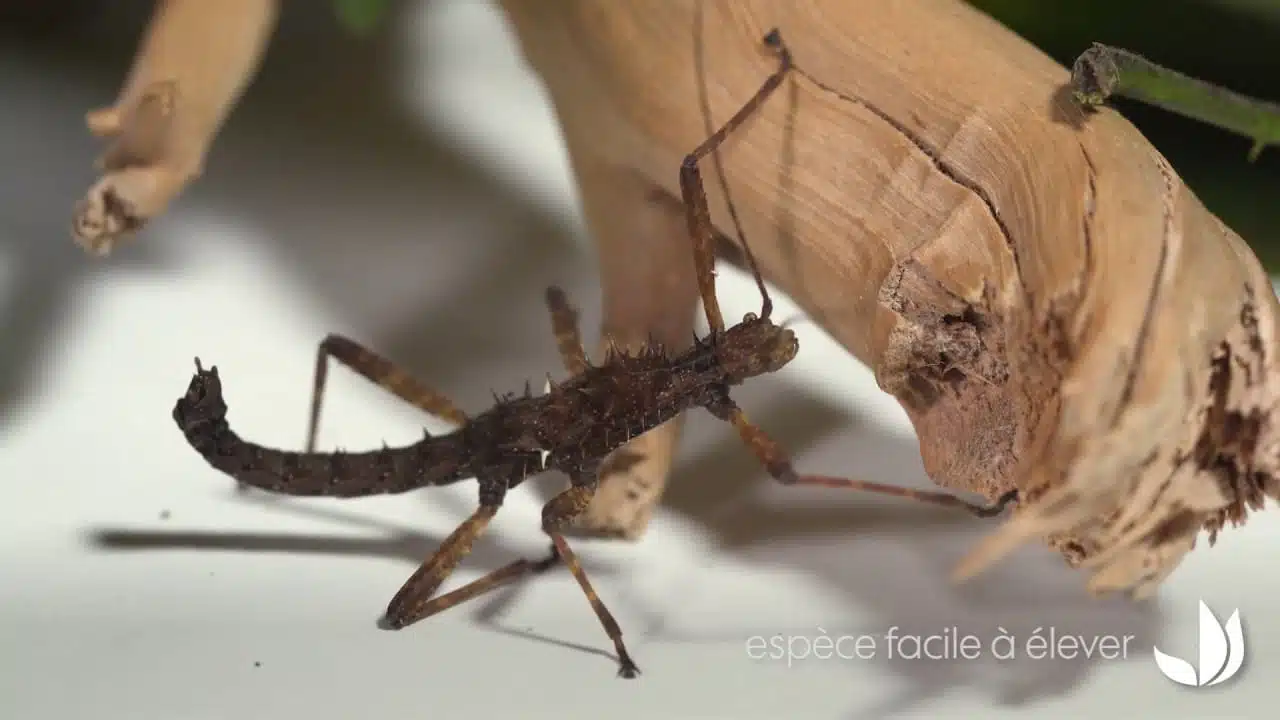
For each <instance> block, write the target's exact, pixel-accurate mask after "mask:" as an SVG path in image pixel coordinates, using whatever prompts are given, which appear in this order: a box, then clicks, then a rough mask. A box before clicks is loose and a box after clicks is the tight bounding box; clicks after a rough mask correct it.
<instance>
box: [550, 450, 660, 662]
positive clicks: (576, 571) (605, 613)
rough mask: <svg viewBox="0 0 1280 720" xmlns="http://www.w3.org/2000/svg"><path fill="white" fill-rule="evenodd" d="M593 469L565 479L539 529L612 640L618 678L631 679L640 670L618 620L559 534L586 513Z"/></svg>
mask: <svg viewBox="0 0 1280 720" xmlns="http://www.w3.org/2000/svg"><path fill="white" fill-rule="evenodd" d="M597 470H598V468H595V467H592V468H590V470H589V471H580V472H577V473H574V474H571V475H570V476H569V481H570V485H569V488H568V489H567V490H565V491H564V492H562V493H560V494H559V495H556V496H555V497H553V498H551V500H550V501H549V502H548V503H547V504H546V505H544V506H543V508H542V530H543V532H545V533H546V534H547V535H549V536H550V537H551V542H552V544H553V545H554V547H555V550H556V553H557V554H558V555H559V557H560V559H561V560H563V561H564V564H565V565H566V566H567V567H568V568H569V572H571V573H573V579H574V580H577V581H578V586H579V587H581V588H582V592H583V594H584V595H586V596H587V602H588V603H590V604H591V610H592V611H593V612H594V613H595V614H596V619H598V620H599V621H600V625H601V626H602V627H604V631H605V633H606V634H607V635H608V636H609V639H610V640H611V641H613V648H614V651H615V652H617V654H618V665H619V668H618V675H619V676H620V677H624V678H634V677H635V676H637V675H639V674H640V668H639V667H637V666H636V663H635V661H634V660H632V659H631V653H629V652H627V646H626V645H625V644H624V643H623V642H622V628H621V627H620V626H619V625H618V621H617V620H615V619H614V617H613V613H611V612H609V608H607V607H605V604H604V601H603V600H601V599H600V596H599V595H598V594H596V590H595V588H594V587H593V586H592V585H591V581H590V580H589V579H587V572H586V570H584V569H583V568H582V563H581V562H579V561H578V556H577V554H576V553H574V552H573V549H572V548H570V547H569V543H568V541H567V540H565V537H564V534H563V533H564V531H565V530H566V529H568V527H569V526H570V525H571V524H572V522H573V520H574V518H576V517H578V515H580V514H582V511H583V510H586V508H587V505H588V504H590V502H591V498H592V496H594V495H595V492H596V486H597V483H598V482H599V479H598V475H597Z"/></svg>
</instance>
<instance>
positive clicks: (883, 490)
mask: <svg viewBox="0 0 1280 720" xmlns="http://www.w3.org/2000/svg"><path fill="white" fill-rule="evenodd" d="M706 408H707V410H708V411H709V412H710V413H711V414H712V415H714V416H716V417H717V418H719V419H721V420H724V421H725V422H727V423H729V424H731V425H733V427H734V429H735V430H737V431H738V435H739V436H740V437H741V438H742V441H743V442H745V443H746V444H747V447H749V448H751V452H752V454H753V455H755V456H756V458H757V459H758V460H759V461H760V463H761V464H762V465H764V467H765V470H767V471H768V473H769V475H770V476H771V477H772V478H773V479H775V480H777V481H778V482H780V483H782V484H784V485H811V486H819V487H830V488H843V489H846V490H859V491H862V492H870V493H877V494H881V495H893V496H896V497H902V498H907V499H910V500H915V501H917V502H923V503H928V504H931V505H945V506H947V507H961V508H964V509H966V510H968V511H969V512H971V513H973V514H974V515H977V516H978V517H993V516H995V515H999V514H1000V513H1002V512H1004V508H1005V506H1006V505H1008V504H1009V503H1010V502H1013V501H1014V500H1016V499H1017V497H1018V493H1017V491H1016V490H1013V491H1010V492H1008V493H1005V494H1004V495H1002V496H1000V498H998V499H997V500H996V501H995V502H994V503H992V504H991V505H977V504H974V503H970V502H966V501H964V500H962V499H961V498H959V497H956V496H955V495H951V494H949V493H944V492H927V491H924V490H913V489H911V488H904V487H898V486H897V485H889V484H886V483H877V482H870V481H867V480H854V479H852V478H840V477H830V476H826V475H799V474H797V473H796V471H795V468H794V467H793V466H792V465H791V458H790V457H789V454H788V453H787V451H786V450H785V449H783V447H782V445H781V444H779V443H778V441H776V440H774V439H773V438H771V437H769V436H768V434H766V433H765V431H764V430H762V429H761V428H760V427H759V426H758V425H756V424H754V423H752V422H751V421H750V420H748V419H747V415H746V413H744V412H743V411H742V408H740V407H738V404H737V403H735V402H734V401H733V399H732V398H730V397H729V395H728V393H724V394H723V395H721V397H719V398H718V399H717V400H716V401H714V402H712V403H710V404H708V405H707V406H706Z"/></svg>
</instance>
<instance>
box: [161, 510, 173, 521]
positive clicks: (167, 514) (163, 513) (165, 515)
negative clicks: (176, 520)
mask: <svg viewBox="0 0 1280 720" xmlns="http://www.w3.org/2000/svg"><path fill="white" fill-rule="evenodd" d="M171 517H173V513H171V512H169V511H168V510H161V511H160V519H161V520H168V519H169V518H171Z"/></svg>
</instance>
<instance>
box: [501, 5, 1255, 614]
mask: <svg viewBox="0 0 1280 720" xmlns="http://www.w3.org/2000/svg"><path fill="white" fill-rule="evenodd" d="M503 5H504V7H505V9H506V11H507V14H508V16H509V18H510V19H511V21H512V22H513V25H514V27H515V28H516V31H517V34H518V36H519V38H520V42H521V44H522V46H523V49H524V52H525V55H526V57H527V58H528V60H529V62H531V63H532V65H533V66H534V67H535V68H536V69H537V71H538V72H539V74H540V75H541V77H542V78H543V80H544V81H545V82H546V84H547V87H548V90H549V92H550V94H551V96H552V98H553V102H554V103H555V106H556V111H557V115H558V116H559V118H560V120H561V122H562V124H563V128H564V131H565V133H566V135H567V137H568V140H569V147H570V151H571V153H572V155H573V157H574V162H575V165H576V166H582V165H584V164H591V165H592V166H595V167H612V168H614V174H615V175H616V176H617V177H620V178H621V177H627V176H638V177H641V178H645V179H647V180H648V181H649V182H651V183H652V184H653V185H654V186H655V187H656V188H661V189H662V190H664V191H665V192H667V193H671V194H675V192H676V189H677V188H676V180H677V174H676V171H677V168H678V167H679V162H680V159H681V156H682V154H683V153H685V152H687V151H688V150H689V149H690V148H692V147H694V146H695V145H696V144H697V143H698V142H699V141H700V140H701V139H702V138H703V136H704V135H705V129H704V118H703V117H702V116H701V114H700V111H699V107H698V101H697V98H698V94H697V85H696V83H697V82H699V81H700V79H699V72H698V70H697V68H698V64H697V62H696V57H695V48H697V46H698V43H701V45H702V48H703V50H702V52H703V53H704V57H705V58H706V61H705V67H704V68H703V69H702V74H703V75H704V77H703V78H702V80H701V81H703V82H706V83H707V85H708V93H709V95H710V102H711V107H712V113H713V116H714V117H713V119H714V121H715V122H717V123H718V122H720V121H723V120H724V118H726V117H728V115H729V114H731V113H732V112H733V110H734V109H736V107H737V106H738V105H740V104H741V103H742V102H743V100H744V99H745V98H747V97H748V96H750V94H751V92H752V91H753V90H754V89H755V87H756V85H757V84H758V83H759V82H760V81H761V79H762V78H763V77H765V76H766V75H767V74H768V72H769V71H770V70H771V69H772V67H773V59H772V57H771V56H770V55H769V54H768V53H767V52H765V51H763V50H762V48H761V45H760V39H761V37H762V36H763V35H764V34H765V32H767V31H768V30H769V29H771V28H773V27H778V28H780V30H781V32H782V35H783V37H784V38H785V40H786V41H787V43H788V45H789V46H790V47H791V50H792V52H793V54H794V56H795V61H796V65H797V66H798V68H799V72H798V73H797V74H796V75H795V76H794V80H793V81H792V82H791V83H790V88H789V92H786V93H782V94H780V96H778V97H775V99H774V100H772V101H770V102H769V103H768V105H767V107H766V108H765V110H764V112H763V114H762V116H759V117H758V118H757V119H756V120H754V121H753V122H752V123H750V125H749V126H748V127H747V128H746V129H745V132H743V133H741V134H740V135H739V136H738V138H737V139H736V140H734V141H732V142H731V146H730V147H729V148H728V149H727V150H726V151H725V152H724V153H723V159H724V162H725V166H726V169H727V174H728V177H729V182H730V183H731V185H732V189H733V192H734V194H735V199H736V201H737V205H738V207H739V209H740V210H741V211H742V214H743V220H744V223H745V226H746V231H747V233H748V236H749V237H750V238H752V247H753V249H754V250H755V251H756V253H757V255H758V256H759V257H760V260H761V262H762V265H763V268H764V271H765V273H766V274H767V275H768V277H769V278H770V279H771V280H772V281H774V282H776V283H778V284H779V285H780V286H782V287H783V288H784V289H785V290H786V291H787V292H788V293H790V294H791V295H792V297H793V298H794V299H795V300H796V301H797V302H799V303H800V304H801V305H802V306H803V307H804V309H805V310H806V311H808V312H809V313H810V314H811V315H812V316H813V317H814V318H815V319H816V320H817V321H818V322H820V323H821V325H822V326H823V327H824V328H825V329H826V330H828V331H829V332H831V333H832V334H833V335H834V336H835V337H836V338H837V339H838V340H839V341H840V342H841V343H842V344H843V345H844V346H845V347H846V348H848V349H849V350H850V352H852V353H854V354H855V355H856V356H858V357H859V358H860V359H861V360H863V361H864V362H866V363H867V364H869V365H870V366H871V367H873V368H874V369H875V372H876V377H877V380H878V382H879V384H880V385H881V387H882V388H884V389H885V390H886V391H888V392H890V393H892V394H893V395H894V396H895V397H896V398H897V399H898V400H899V401H900V402H901V403H902V405H903V406H904V408H906V410H907V412H908V414H909V415H910V417H911V420H912V422H913V424H914V426H915V429H916V431H917V434H918V436H919V439H920V448H921V452H922V453H923V456H924V460H925V465H926V469H927V471H928V473H929V475H930V477H931V478H933V480H934V481H936V482H937V483H939V484H941V485H944V486H947V487H950V488H954V489H958V490H972V491H977V492H980V493H982V494H983V495H985V496H986V497H987V498H989V499H994V498H996V497H998V496H999V495H1000V494H1002V493H1003V492H1005V491H1007V490H1009V489H1011V488H1014V487H1016V488H1018V489H1019V490H1020V492H1021V494H1022V498H1023V502H1022V503H1021V506H1020V507H1019V508H1018V510H1017V512H1016V513H1015V516H1014V517H1013V518H1012V519H1011V520H1010V521H1008V522H1007V523H1005V524H1004V525H1003V527H1001V528H1000V529H999V530H998V531H996V532H995V533H993V535H992V536H991V537H990V538H989V539H988V540H987V541H985V542H984V543H983V544H982V545H981V546H980V547H978V548H977V549H976V550H975V552H974V553H973V554H972V555H971V556H970V557H969V558H968V559H967V560H966V561H965V562H964V563H963V565H962V567H961V568H959V569H958V571H957V577H967V576H970V575H972V574H973V573H975V572H978V571H979V570H981V569H982V568H984V567H986V566H987V565H989V564H990V563H992V562H994V561H995V560H997V559H998V558H1000V557H1001V556H1002V555H1004V554H1005V553H1006V552H1008V551H1009V550H1010V549H1012V548H1013V547H1014V546H1015V545H1017V544H1018V543H1020V542H1022V541H1025V540H1027V539H1032V538H1041V539H1045V540H1047V541H1048V542H1049V543H1050V544H1051V545H1053V546H1054V547H1056V548H1058V549H1059V550H1061V551H1062V552H1063V553H1064V555H1065V556H1066V558H1067V560H1068V561H1069V562H1070V563H1071V564H1072V565H1083V566H1087V567H1089V568H1091V569H1092V570H1093V571H1094V574H1093V576H1092V580H1091V582H1090V587H1091V588H1092V589H1094V590H1095V591H1098V592H1102V591H1107V590H1116V589H1124V590H1132V591H1134V592H1135V593H1136V594H1138V595H1143V594H1146V593H1149V592H1151V591H1152V590H1153V589H1154V588H1155V587H1156V585H1157V584H1158V583H1159V582H1160V581H1161V580H1162V579H1163V578H1164V577H1165V576H1166V575H1167V574H1168V573H1169V572H1170V571H1172V570H1173V568H1174V567H1175V566H1176V565H1177V564H1178V562H1179V561H1180V559H1181V558H1182V556H1183V555H1184V554H1185V553H1186V552H1187V551H1189V550H1190V549H1191V548H1192V547H1193V545H1194V543H1195V538H1196V536H1197V534H1198V532H1199V531H1200V530H1201V528H1205V527H1207V528H1209V529H1210V530H1211V531H1212V532H1216V530H1217V529H1218V528H1219V527H1221V525H1222V524H1223V523H1224V522H1225V521H1227V520H1232V521H1237V520H1241V519H1243V517H1244V514H1245V512H1246V510H1247V509H1251V508H1258V507H1260V506H1261V504H1262V501H1263V497H1264V495H1269V496H1271V497H1276V496H1277V493H1278V491H1280V486H1278V485H1277V482H1276V480H1275V475H1274V473H1275V469H1276V468H1275V466H1276V462H1277V457H1276V455H1277V450H1278V449H1280V448H1277V438H1276V435H1275V432H1274V431H1273V430H1272V429H1271V424H1270V417H1271V409H1272V406H1273V405H1274V403H1275V398H1276V397H1277V373H1276V370H1275V368H1274V363H1275V360H1274V356H1275V352H1276V339H1275V334H1276V323H1277V314H1276V310H1277V304H1276V300H1275V296H1274V294H1273V292H1272V290H1271V287H1270V283H1269V280H1268V278H1267V276H1266V274H1265V273H1264V272H1263V271H1262V268H1261V267H1260V265H1259V263H1258V262H1257V260H1256V259H1255V258H1254V256H1253V255H1252V253H1251V252H1250V251H1249V249H1248V248H1247V246H1246V245H1245V244H1244V243H1243V242H1242V241H1241V239H1240V238H1239V237H1237V236H1236V235H1235V233H1233V232H1232V231H1231V230H1230V229H1229V228H1227V227H1226V226H1224V225H1223V224H1222V223H1221V222H1220V221H1219V220H1218V219H1217V218H1216V217H1214V216H1213V215H1211V214H1210V213H1209V212H1208V211H1207V210H1206V209H1205V208H1204V207H1203V206H1202V205H1201V204H1200V202H1199V201H1198V200H1197V199H1196V197H1195V196H1194V195H1192V193H1191V192H1190V191H1189V190H1188V189H1187V188H1186V186H1185V185H1184V184H1183V183H1182V181H1181V179H1180V178H1179V177H1178V175H1177V174H1176V172H1175V171H1174V170H1173V168H1171V167H1170V166H1169V164H1168V162H1167V161H1166V160H1165V159H1164V158H1163V157H1162V156H1161V155H1160V154H1159V153H1158V152H1157V151H1156V150H1155V149H1154V148H1153V147H1152V146H1151V145H1150V143H1148V142H1147V141H1146V139H1144V138H1143V137H1142V136H1141V135H1140V134H1139V133H1138V132H1137V130H1136V129H1135V128H1134V127H1133V126H1132V125H1130V124H1129V123H1128V122H1127V121H1125V120H1124V119H1123V118H1121V117H1120V116H1119V115H1117V114H1116V113H1115V112H1113V111H1111V110H1106V109H1104V110H1101V111H1100V112H1097V113H1091V114H1090V115H1089V116H1086V114H1085V113H1084V112H1082V111H1081V110H1080V109H1079V108H1078V107H1076V105H1075V104H1074V102H1073V101H1072V100H1071V97H1070V91H1069V88H1068V87H1067V83H1068V81H1069V73H1068V71H1067V70H1066V69H1065V68H1063V67H1061V66H1060V65H1058V64H1056V63H1055V62H1053V61H1052V60H1050V59H1049V58H1047V57H1046V56H1045V55H1043V54H1042V53H1040V52H1039V51H1038V50H1036V49H1035V48H1034V47H1032V46H1031V45H1030V44H1028V43H1026V42H1024V41H1023V40H1021V39H1019V38H1018V37H1016V36H1015V35H1014V34H1013V33H1011V32H1009V31H1008V30H1006V29H1005V28H1003V27H1001V26H1000V25H998V24H997V23H996V22H994V21H992V20H991V19H990V18H988V17H986V16H984V15H982V14H981V13H979V12H978V11H976V10H974V9H973V8H971V7H969V6H967V5H965V4H964V3H962V2H959V1H957V0H896V1H895V2H892V3H886V2H882V1H878V0H805V1H800V0H797V1H795V2H787V3H779V2H774V1H773V0H651V1H650V2H646V3H642V4H635V3H617V2H610V1H609V0H560V1H559V5H558V7H557V9H556V11H555V12H550V11H548V10H547V8H546V7H545V6H546V2H545V0H505V1H504V3H503ZM699 8H701V12H702V13H703V15H704V17H703V18H702V21H701V23H699V22H698V21H697V17H696V14H695V13H696V11H697V10H698V9H699ZM699 26H700V28H701V29H700V30H698V29H697V28H699ZM581 188H582V192H583V194H584V197H586V198H588V199H589V202H590V199H591V198H593V197H594V196H596V195H597V194H599V193H602V192H606V190H605V188H604V186H603V185H602V184H601V183H599V182H596V181H595V180H593V181H592V182H583V183H581ZM717 195H718V193H717ZM608 202H609V210H608V211H607V212H600V213H597V217H596V218H592V219H591V222H590V225H591V229H592V232H593V234H594V235H595V236H596V238H597V241H598V242H599V243H600V246H599V250H600V253H601V255H602V258H603V259H602V262H605V263H608V262H610V259H609V256H610V255H611V254H613V253H617V252H630V253H633V254H634V253H635V252H636V251H635V250H634V249H631V250H621V249H620V248H622V247H624V246H625V243H622V242H616V241H615V240H613V238H616V237H618V236H619V235H621V234H623V233H629V232H633V231H632V230H629V229H627V228H628V225H629V224H630V219H631V218H633V217H637V216H639V215H640V214H641V213H643V212H645V210H644V209H645V208H646V207H647V206H648V204H649V203H650V202H651V195H650V194H648V193H645V192H640V191H636V192H634V193H632V194H631V195H629V196H627V195H625V194H623V193H620V192H618V193H613V197H612V198H611V199H610V200H609V201H608ZM712 202H713V206H714V207H713V216H714V218H715V220H716V223H717V225H718V226H719V227H721V228H722V229H725V228H728V227H729V225H728V224H727V221H726V220H727V218H726V213H725V210H724V203H723V198H722V197H720V196H717V197H714V198H713V199H712ZM600 218H603V219H600ZM675 261H676V262H681V261H680V260H679V259H678V258H676V259H675ZM673 272H674V269H673ZM670 309H671V311H673V312H674V311H676V310H677V308H675V307H672V308H670ZM637 321H641V320H639V319H637ZM801 352H803V349H802V350H801ZM766 423H767V421H766ZM666 452H670V448H669V447H668V448H667V449H666ZM809 470H812V471H819V470H821V471H822V472H832V471H834V470H836V469H833V468H821V469H819V468H810V469H809ZM843 470H845V471H852V470H853V468H845V469H843ZM636 515H637V516H639V514H638V513H636Z"/></svg>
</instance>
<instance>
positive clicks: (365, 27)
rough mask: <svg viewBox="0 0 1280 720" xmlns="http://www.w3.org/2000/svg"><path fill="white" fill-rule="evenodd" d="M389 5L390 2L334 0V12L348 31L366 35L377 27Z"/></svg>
mask: <svg viewBox="0 0 1280 720" xmlns="http://www.w3.org/2000/svg"><path fill="white" fill-rule="evenodd" d="M390 4H391V0H334V10H336V11H337V13H338V20H339V21H340V22H341V23H342V24H343V25H345V26H346V27H347V29H348V30H350V31H352V32H354V33H356V34H358V35H367V34H369V33H370V32H373V30H374V28H376V27H377V26H378V22H379V21H380V20H382V16H383V15H385V14H386V12H387V6H389V5H390Z"/></svg>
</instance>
